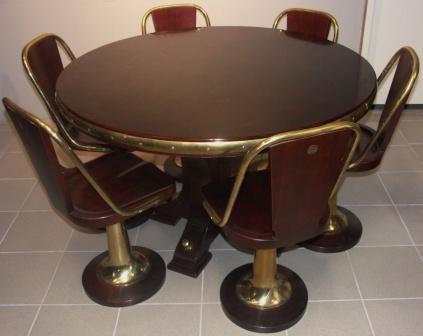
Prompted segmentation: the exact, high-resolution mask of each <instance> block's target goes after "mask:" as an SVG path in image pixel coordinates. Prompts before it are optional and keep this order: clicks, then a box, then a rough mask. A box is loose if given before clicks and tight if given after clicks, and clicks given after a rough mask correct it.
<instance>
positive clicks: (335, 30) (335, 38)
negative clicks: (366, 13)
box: [272, 8, 339, 42]
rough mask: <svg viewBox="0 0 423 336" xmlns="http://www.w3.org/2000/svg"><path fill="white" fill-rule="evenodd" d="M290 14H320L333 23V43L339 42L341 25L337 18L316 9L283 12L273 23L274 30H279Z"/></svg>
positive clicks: (296, 9)
mask: <svg viewBox="0 0 423 336" xmlns="http://www.w3.org/2000/svg"><path fill="white" fill-rule="evenodd" d="M289 12H304V13H313V14H320V15H324V16H326V17H327V18H328V19H329V20H330V21H331V23H332V28H333V39H332V41H333V42H338V35H339V25H338V21H337V20H336V18H335V17H334V16H333V15H332V14H329V13H327V12H322V11H318V10H314V9H306V8H288V9H286V10H284V11H283V12H281V13H279V14H278V16H277V17H276V19H275V21H274V22H273V26H272V28H274V29H277V28H278V25H279V23H280V21H281V20H282V19H283V17H284V16H285V15H287V14H288V13H289Z"/></svg>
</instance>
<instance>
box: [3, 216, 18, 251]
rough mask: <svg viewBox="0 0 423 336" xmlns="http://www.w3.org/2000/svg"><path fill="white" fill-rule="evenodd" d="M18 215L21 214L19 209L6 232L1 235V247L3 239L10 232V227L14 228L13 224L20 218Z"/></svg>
mask: <svg viewBox="0 0 423 336" xmlns="http://www.w3.org/2000/svg"><path fill="white" fill-rule="evenodd" d="M18 216H19V212H18V211H17V212H16V213H15V216H14V217H13V219H12V220H11V221H10V224H9V226H8V227H7V229H6V231H5V232H4V234H3V236H2V237H0V247H1V245H2V243H3V241H4V240H5V239H6V236H7V234H8V233H9V231H10V229H11V228H12V226H13V224H14V223H15V221H16V219H17V218H18Z"/></svg>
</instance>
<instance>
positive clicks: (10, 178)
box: [0, 176, 38, 183]
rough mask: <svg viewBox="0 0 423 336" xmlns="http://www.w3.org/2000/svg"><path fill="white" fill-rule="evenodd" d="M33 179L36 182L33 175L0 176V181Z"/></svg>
mask: <svg viewBox="0 0 423 336" xmlns="http://www.w3.org/2000/svg"><path fill="white" fill-rule="evenodd" d="M28 180H33V181H34V182H37V183H38V180H37V178H36V177H35V176H33V177H0V182H2V181H28Z"/></svg>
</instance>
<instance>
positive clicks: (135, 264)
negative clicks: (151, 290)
mask: <svg viewBox="0 0 423 336" xmlns="http://www.w3.org/2000/svg"><path fill="white" fill-rule="evenodd" d="M106 232H107V244H108V255H107V257H106V258H104V260H103V261H102V262H101V263H100V265H99V270H98V274H99V276H100V277H101V279H103V280H104V281H105V282H107V283H110V284H113V285H126V284H129V283H132V282H134V281H138V280H140V279H141V278H143V277H145V276H146V274H147V273H148V272H149V271H150V264H149V262H148V259H147V258H146V257H144V256H143V255H142V254H140V253H139V252H138V251H132V248H131V247H130V245H129V239H128V233H127V231H126V229H125V227H124V226H123V225H122V223H116V224H112V225H108V226H106Z"/></svg>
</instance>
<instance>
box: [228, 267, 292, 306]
mask: <svg viewBox="0 0 423 336" xmlns="http://www.w3.org/2000/svg"><path fill="white" fill-rule="evenodd" d="M251 280H252V275H247V276H246V277H244V278H243V279H241V280H240V281H239V283H238V284H237V286H236V293H237V296H238V297H239V298H240V299H241V300H242V301H243V302H245V303H246V304H247V305H248V306H251V307H254V308H257V309H271V308H276V307H279V306H282V305H283V304H284V303H286V302H287V301H288V300H289V298H290V297H291V293H292V288H291V284H290V283H289V281H288V280H286V279H284V278H283V277H282V275H279V274H276V279H275V284H274V287H271V288H260V287H255V286H254V285H253V283H252V281H251Z"/></svg>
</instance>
